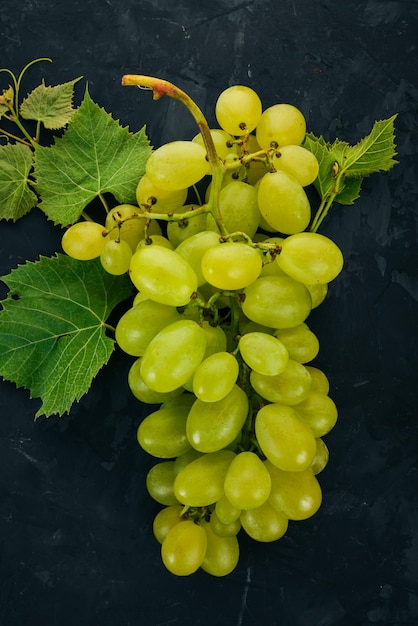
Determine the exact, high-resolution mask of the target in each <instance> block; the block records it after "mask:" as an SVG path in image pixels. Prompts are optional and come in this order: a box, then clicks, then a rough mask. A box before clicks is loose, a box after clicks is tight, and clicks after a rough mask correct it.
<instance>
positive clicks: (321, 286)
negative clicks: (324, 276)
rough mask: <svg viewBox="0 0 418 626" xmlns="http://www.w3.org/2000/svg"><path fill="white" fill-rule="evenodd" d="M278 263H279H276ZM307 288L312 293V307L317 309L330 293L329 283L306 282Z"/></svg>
mask: <svg viewBox="0 0 418 626" xmlns="http://www.w3.org/2000/svg"><path fill="white" fill-rule="evenodd" d="M276 265H279V264H278V263H276ZM305 287H306V289H307V290H308V291H309V293H310V294H311V299H312V308H313V309H316V307H318V306H319V305H320V304H322V303H323V301H324V300H325V298H326V297H327V294H328V284H327V283H316V285H307V284H306V283H305Z"/></svg>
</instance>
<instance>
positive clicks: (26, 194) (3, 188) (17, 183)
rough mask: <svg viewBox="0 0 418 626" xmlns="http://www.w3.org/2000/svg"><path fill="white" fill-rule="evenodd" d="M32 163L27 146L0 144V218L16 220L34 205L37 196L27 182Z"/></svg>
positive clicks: (31, 154) (30, 152)
mask: <svg viewBox="0 0 418 626" xmlns="http://www.w3.org/2000/svg"><path fill="white" fill-rule="evenodd" d="M32 165H33V153H32V150H31V149H30V148H29V146H25V145H23V144H17V143H16V144H7V145H5V146H0V219H5V220H9V219H11V220H13V221H16V220H18V219H19V218H20V217H22V215H25V214H26V213H28V212H29V211H30V210H31V209H32V208H33V207H34V206H36V204H37V202H38V198H37V196H36V194H35V193H34V191H33V190H32V189H31V188H30V186H29V184H28V176H29V172H30V170H31V169H32Z"/></svg>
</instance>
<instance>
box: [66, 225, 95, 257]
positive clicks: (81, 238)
mask: <svg viewBox="0 0 418 626" xmlns="http://www.w3.org/2000/svg"><path fill="white" fill-rule="evenodd" d="M105 235H106V230H105V228H104V227H103V226H102V224H98V223H97V222H90V221H86V222H77V223H76V224H73V225H72V226H70V227H69V228H67V230H66V231H65V233H64V234H63V236H62V239H61V246H62V249H63V250H64V252H65V254H68V256H70V257H72V258H73V259H78V260H79V261H90V260H91V259H96V258H97V257H99V256H100V254H101V252H102V250H103V248H104V245H105V243H106V239H105Z"/></svg>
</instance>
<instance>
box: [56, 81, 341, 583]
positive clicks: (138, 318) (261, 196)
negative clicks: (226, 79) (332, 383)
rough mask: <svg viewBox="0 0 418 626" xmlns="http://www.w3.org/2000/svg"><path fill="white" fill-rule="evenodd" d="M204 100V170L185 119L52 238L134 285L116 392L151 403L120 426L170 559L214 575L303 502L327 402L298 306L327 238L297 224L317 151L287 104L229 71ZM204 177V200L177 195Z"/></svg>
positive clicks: (301, 511) (315, 295) (320, 460)
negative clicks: (133, 201) (83, 217)
mask: <svg viewBox="0 0 418 626" xmlns="http://www.w3.org/2000/svg"><path fill="white" fill-rule="evenodd" d="M215 112H216V117H217V120H218V123H219V126H220V128H215V129H210V135H211V138H212V140H213V144H214V146H215V149H216V155H217V159H218V163H217V166H219V167H221V168H222V173H223V176H222V179H221V181H220V183H219V181H218V179H217V178H216V179H215V177H213V178H212V180H211V179H210V174H211V173H213V172H212V170H211V167H210V165H209V163H208V160H207V159H206V154H207V151H206V144H205V142H204V139H203V137H202V135H201V134H199V135H197V136H196V137H195V138H194V139H193V140H190V141H173V142H170V143H168V144H165V145H163V146H162V147H160V148H158V149H156V150H155V151H154V152H153V153H152V155H151V157H150V158H149V160H148V162H147V165H146V173H145V175H144V176H143V178H142V179H141V180H140V181H139V184H138V189H137V201H138V206H129V205H122V206H119V207H116V208H114V209H112V210H111V211H110V212H109V213H108V215H107V218H106V222H105V224H104V225H100V224H97V223H94V222H89V221H87V222H82V223H78V224H75V225H73V226H71V227H70V228H69V229H68V230H67V231H66V233H65V235H64V237H63V241H62V245H63V248H64V250H65V251H66V252H67V253H68V254H70V255H72V256H75V257H76V258H81V259H87V258H94V257H95V256H96V257H98V256H100V259H101V262H102V265H103V267H104V269H105V270H106V271H110V272H111V273H123V272H126V271H127V272H128V273H129V276H130V278H131V280H132V283H133V285H134V286H135V288H136V290H137V295H136V296H135V299H134V301H133V304H132V306H131V308H129V309H128V310H127V311H126V312H125V313H124V314H123V315H122V317H121V318H120V320H119V322H118V324H117V326H116V331H115V337H116V342H117V344H118V345H119V347H120V348H121V349H122V350H123V351H124V352H126V353H127V354H128V355H130V356H131V357H132V358H133V362H132V365H131V367H130V370H129V376H128V384H129V387H130V389H131V391H132V393H133V394H134V396H135V397H136V398H137V399H138V400H139V401H141V402H142V403H146V404H150V405H158V408H155V407H154V410H153V411H152V412H151V413H150V414H149V415H148V416H147V417H145V418H144V419H143V421H142V422H141V423H140V424H139V427H138V432H137V438H138V442H139V445H140V446H141V448H142V449H143V450H145V451H146V452H147V453H148V454H149V455H151V456H152V457H154V458H155V459H157V461H156V463H155V464H154V465H153V466H152V468H151V470H150V471H149V473H148V475H147V479H146V486H147V490H148V492H149V494H150V495H151V497H152V498H153V499H154V500H155V501H156V502H158V503H159V504H160V505H161V506H162V508H161V510H160V511H159V512H158V513H157V515H156V517H155V519H154V523H153V531H154V535H155V537H156V539H157V540H158V542H159V543H160V544H161V555H162V560H163V563H164V565H165V566H166V567H167V568H168V570H169V571H170V572H172V573H174V574H176V575H179V576H185V575H189V574H192V573H193V572H195V571H196V570H198V569H199V568H201V569H203V570H204V571H206V572H208V573H210V574H212V575H214V576H224V575H227V574H229V573H230V572H231V571H233V569H234V568H235V567H236V565H237V563H238V558H239V545H238V536H239V533H244V532H245V533H247V534H248V535H249V536H250V537H252V538H253V539H254V540H256V541H260V542H272V541H275V540H277V539H280V538H281V537H282V536H283V535H284V534H285V533H286V531H287V528H288V523H289V520H304V519H307V518H309V517H310V516H312V515H313V514H314V513H315V512H316V511H317V510H318V508H319V507H320V505H321V500H322V493H321V487H320V484H319V481H318V479H317V475H318V474H319V473H320V472H321V471H322V470H323V469H324V467H325V466H326V464H327V462H328V456H329V453H328V448H327V446H326V444H325V442H324V440H323V438H324V436H325V435H326V434H327V433H328V432H329V431H330V430H331V429H332V428H333V427H334V425H335V423H336V420H337V408H336V406H335V404H334V402H333V400H332V399H331V398H330V396H329V383H328V379H327V377H326V375H325V373H324V372H322V371H321V370H320V369H318V368H317V367H315V366H314V365H312V361H314V359H315V357H316V356H317V354H318V352H319V341H318V338H317V336H316V335H315V334H314V332H313V331H312V330H311V329H310V328H309V325H308V323H307V320H308V317H309V315H310V312H311V311H312V309H314V308H316V307H318V306H319V305H320V304H321V303H322V302H323V300H324V299H325V297H326V295H327V290H328V284H329V283H330V282H331V281H332V280H333V279H334V278H336V276H337V275H338V274H339V273H340V271H341V269H342V266H343V256H342V253H341V251H340V249H339V248H338V247H337V245H336V244H335V243H334V242H333V241H331V240H330V239H329V238H328V237H325V236H323V235H321V234H318V233H316V232H309V231H308V230H307V228H308V226H309V224H310V221H311V209H310V204H309V200H308V197H307V195H306V192H305V187H306V186H307V185H309V184H311V183H312V182H313V181H314V180H315V178H316V177H317V174H318V163H317V160H316V158H315V156H314V155H313V154H312V153H311V152H309V151H308V150H307V149H306V148H304V147H303V146H302V142H303V139H304V137H305V133H306V123H305V119H304V116H303V115H302V113H301V112H300V111H299V110H298V109H297V108H296V107H294V106H293V105H290V104H276V105H274V106H272V107H269V108H267V109H266V110H264V111H263V110H262V105H261V101H260V99H259V97H258V95H257V94H256V93H255V92H254V91H253V90H252V89H250V88H248V87H244V86H234V87H230V88H229V89H226V90H225V91H224V92H222V93H221V95H220V96H219V99H218V101H217V103H216V110H215ZM205 177H207V179H208V189H207V193H206V199H205V202H204V203H198V204H196V205H191V204H186V202H187V198H188V190H190V188H191V187H193V186H194V185H196V183H198V182H199V181H201V180H202V179H205ZM116 268H117V270H116Z"/></svg>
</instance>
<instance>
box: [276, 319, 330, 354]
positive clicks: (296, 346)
mask: <svg viewBox="0 0 418 626" xmlns="http://www.w3.org/2000/svg"><path fill="white" fill-rule="evenodd" d="M274 334H275V336H276V337H277V338H278V339H280V341H281V342H282V343H283V344H284V345H285V346H286V348H287V351H288V353H289V357H290V358H291V359H293V360H294V361H298V362H299V363H308V362H309V361H312V360H313V359H314V358H315V357H316V356H317V355H318V352H319V340H318V337H317V336H316V335H315V333H313V332H312V331H311V329H310V328H309V327H308V325H307V324H306V323H305V322H302V324H298V325H297V326H292V327H291V328H280V329H278V330H276V331H275V333H274Z"/></svg>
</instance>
